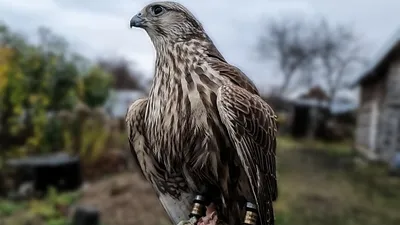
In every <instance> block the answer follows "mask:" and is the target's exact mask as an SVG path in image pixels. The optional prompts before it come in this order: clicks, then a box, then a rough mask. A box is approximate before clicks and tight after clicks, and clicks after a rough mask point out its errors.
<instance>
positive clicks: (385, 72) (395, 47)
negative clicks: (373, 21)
mask: <svg viewBox="0 0 400 225" xmlns="http://www.w3.org/2000/svg"><path fill="white" fill-rule="evenodd" d="M355 85H359V86H360V104H359V108H358V112H357V125H356V131H355V142H354V147H355V149H356V150H357V151H358V152H359V153H361V154H362V155H363V156H365V157H366V158H367V159H369V160H378V161H386V162H388V161H390V160H391V158H392V157H393V156H394V154H395V153H396V151H397V152H398V151H400V31H399V32H397V34H396V35H394V36H393V37H392V39H391V40H390V41H389V42H388V43H387V45H386V46H385V47H384V48H383V49H382V51H381V52H380V54H379V55H378V56H377V57H376V58H375V59H373V60H372V61H371V62H370V65H369V67H368V68H367V70H366V71H365V72H364V73H363V74H362V76H361V77H360V79H359V80H358V81H357V82H356V83H355Z"/></svg>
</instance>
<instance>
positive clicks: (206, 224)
mask: <svg viewBox="0 0 400 225" xmlns="http://www.w3.org/2000/svg"><path fill="white" fill-rule="evenodd" d="M217 193H219V190H218V188H217V187H215V186H212V185H211V186H210V185H204V186H203V187H202V188H201V194H202V196H205V200H206V201H205V204H206V212H205V216H203V217H201V218H200V219H199V221H198V222H197V225H216V224H217V221H218V215H217V207H216V205H215V203H216V202H215V201H217V198H218V197H217V196H218V194H217Z"/></svg>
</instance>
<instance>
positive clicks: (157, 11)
mask: <svg viewBox="0 0 400 225" xmlns="http://www.w3.org/2000/svg"><path fill="white" fill-rule="evenodd" d="M151 11H152V12H153V14H154V15H155V16H158V15H160V14H161V13H162V12H163V11H164V8H163V7H162V6H160V5H155V6H153V7H152V8H151Z"/></svg>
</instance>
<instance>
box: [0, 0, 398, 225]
mask: <svg viewBox="0 0 400 225" xmlns="http://www.w3.org/2000/svg"><path fill="white" fill-rule="evenodd" d="M179 2H181V3H183V4H184V5H185V6H187V7H188V8H189V9H190V10H191V11H192V12H193V13H194V14H195V15H196V16H197V17H198V19H199V20H200V21H201V22H202V23H203V25H204V27H205V29H206V31H207V32H208V34H209V35H210V36H211V38H212V39H213V40H214V43H215V44H216V46H217V47H218V48H219V49H220V51H221V52H222V54H223V55H224V57H225V58H226V59H227V60H228V62H230V63H232V64H234V65H236V66H238V67H239V68H241V69H242V70H243V71H244V72H245V73H246V74H247V75H248V76H249V77H250V78H251V79H252V80H253V81H254V82H255V83H256V85H257V87H258V88H259V90H260V92H261V93H262V96H263V98H264V99H265V100H266V101H267V102H268V103H269V104H270V105H271V106H272V107H273V108H274V110H275V111H276V113H277V114H278V120H279V138H278V150H277V160H278V184H279V197H278V200H277V202H276V203H275V208H276V220H277V222H276V223H277V225H289V224H296V225H308V224H313V225H328V224H329V225H378V224H379V225H381V224H384V225H392V224H393V225H395V224H400V214H399V212H400V177H399V174H400V107H399V106H400V100H399V99H400V98H399V97H400V30H398V28H399V23H398V21H400V14H399V13H398V12H399V9H400V2H399V1H394V0H386V1H378V0H370V1H367V2H366V1H361V0H347V1H344V0H336V1H333V0H325V1H319V0H292V1H289V0H279V1H277V0H276V1H262V0H254V1H247V2H244V1H240V0H229V1H228V0H220V1H211V0H204V1H189V0H187V1H184V0H181V1H179ZM147 3H149V1H139V0H138V1H128V0H120V1H110V0H79V1H78V0H36V1H34V2H33V1H26V0H0V15H1V16H0V44H1V45H0V224H1V225H3V224H5V225H27V224H30V225H42V224H44V225H67V224H70V225H71V224H74V225H97V224H103V225H138V224H149V225H163V224H165V225H167V224H170V222H169V220H168V219H167V216H166V214H165V213H164V210H163V209H162V207H161V206H160V204H159V202H158V200H157V198H156V196H155V193H154V192H153V190H152V189H151V187H150V186H149V184H148V183H147V182H146V181H144V180H143V179H142V178H141V177H140V176H139V174H138V173H137V172H138V167H137V165H135V164H134V163H133V162H132V158H131V155H130V151H129V146H128V140H127V135H126V131H125V125H124V117H125V113H126V110H127V108H128V106H129V105H130V104H131V103H132V102H133V101H135V100H136V99H138V98H140V97H142V96H146V95H147V93H148V91H149V88H150V85H151V78H152V73H153V69H154V68H153V67H154V65H153V64H154V49H153V47H152V44H151V42H150V39H149V38H148V37H147V35H146V33H145V32H144V31H143V30H139V29H134V30H131V29H129V20H130V18H131V17H132V16H133V15H135V14H136V13H137V12H138V11H139V10H141V9H142V8H143V7H144V6H145V5H146V4H147ZM85 221H86V222H85Z"/></svg>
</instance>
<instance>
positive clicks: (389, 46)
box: [352, 29, 400, 87]
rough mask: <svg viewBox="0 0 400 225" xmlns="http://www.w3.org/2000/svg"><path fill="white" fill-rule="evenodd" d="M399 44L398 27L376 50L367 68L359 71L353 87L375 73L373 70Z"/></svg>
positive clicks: (399, 31)
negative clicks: (359, 73)
mask: <svg viewBox="0 0 400 225" xmlns="http://www.w3.org/2000/svg"><path fill="white" fill-rule="evenodd" d="M399 44H400V29H398V30H397V31H396V32H395V34H394V35H392V36H391V38H390V39H389V41H388V42H386V44H385V45H384V46H383V47H382V48H381V49H380V50H379V51H378V52H377V54H376V55H375V56H374V57H373V58H372V59H371V61H370V62H369V65H368V66H367V68H366V69H365V70H364V71H363V72H362V73H361V75H360V77H359V78H358V79H357V80H356V82H354V83H353V85H352V86H353V87H354V86H356V85H357V84H359V83H362V82H363V81H365V80H366V79H367V78H370V77H373V76H375V75H376V74H375V73H374V72H375V70H376V69H377V68H378V67H379V66H380V65H381V63H382V62H384V61H385V60H386V59H387V58H388V57H389V56H390V55H391V53H392V51H393V50H394V49H395V47H396V46H398V45H399Z"/></svg>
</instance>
